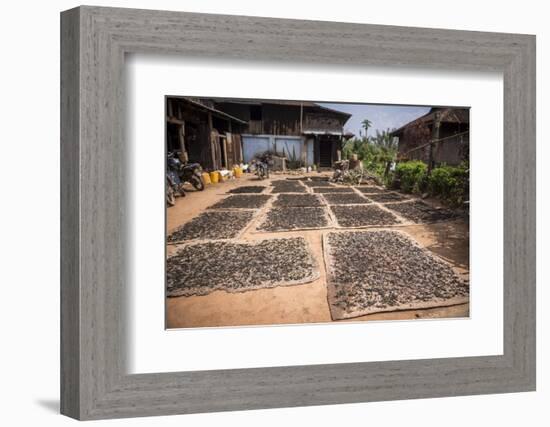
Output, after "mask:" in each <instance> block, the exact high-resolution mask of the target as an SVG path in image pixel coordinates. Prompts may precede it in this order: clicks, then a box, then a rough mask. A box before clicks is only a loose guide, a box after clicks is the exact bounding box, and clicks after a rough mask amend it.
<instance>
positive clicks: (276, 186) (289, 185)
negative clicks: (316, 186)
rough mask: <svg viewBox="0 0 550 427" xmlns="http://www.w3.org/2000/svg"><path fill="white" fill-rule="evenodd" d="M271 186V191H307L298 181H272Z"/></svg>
mask: <svg viewBox="0 0 550 427" xmlns="http://www.w3.org/2000/svg"><path fill="white" fill-rule="evenodd" d="M271 186H272V187H273V189H272V190H271V192H272V193H307V188H306V187H304V186H303V185H302V184H301V182H300V181H297V180H296V181H288V180H280V181H272V182H271Z"/></svg>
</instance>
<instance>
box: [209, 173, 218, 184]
mask: <svg viewBox="0 0 550 427" xmlns="http://www.w3.org/2000/svg"><path fill="white" fill-rule="evenodd" d="M219 180H220V173H219V172H218V171H214V172H210V182H211V183H212V184H217V183H218V181H219Z"/></svg>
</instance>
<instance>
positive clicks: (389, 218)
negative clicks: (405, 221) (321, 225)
mask: <svg viewBox="0 0 550 427" xmlns="http://www.w3.org/2000/svg"><path fill="white" fill-rule="evenodd" d="M330 210H331V211H332V213H333V214H334V217H335V218H336V222H337V223H338V225H339V226H340V227H351V228H353V227H369V226H384V225H395V224H399V223H400V221H399V220H398V219H397V217H396V216H395V215H393V214H392V213H391V212H388V211H386V210H384V209H382V208H380V207H378V206H376V205H374V204H370V205H336V206H331V207H330Z"/></svg>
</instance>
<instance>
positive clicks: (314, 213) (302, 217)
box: [258, 207, 330, 232]
mask: <svg viewBox="0 0 550 427" xmlns="http://www.w3.org/2000/svg"><path fill="white" fill-rule="evenodd" d="M329 224H330V217H329V216H328V213H327V210H326V209H325V208H323V207H316V208H313V207H299V208H296V207H284V208H271V209H270V210H269V211H268V212H267V214H266V216H265V219H264V221H263V222H262V224H261V225H260V226H259V227H258V231H268V232H273V231H295V230H311V229H321V228H325V227H327V226H328V225H329Z"/></svg>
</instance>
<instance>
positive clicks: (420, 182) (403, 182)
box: [394, 160, 428, 193]
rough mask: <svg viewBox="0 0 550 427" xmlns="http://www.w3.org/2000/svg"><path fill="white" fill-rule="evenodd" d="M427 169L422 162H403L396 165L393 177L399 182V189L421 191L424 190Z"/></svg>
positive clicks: (406, 191)
mask: <svg viewBox="0 0 550 427" xmlns="http://www.w3.org/2000/svg"><path fill="white" fill-rule="evenodd" d="M427 171H428V167H427V166H426V164H425V163H424V162H421V161H418V160H416V161H411V162H403V163H399V164H398V165H397V166H396V168H395V174H394V178H395V180H397V181H398V182H399V188H400V189H401V191H403V192H405V193H412V192H415V193H421V192H422V191H423V190H424V188H423V187H424V186H425V180H426V178H425V177H426V173H427Z"/></svg>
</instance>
